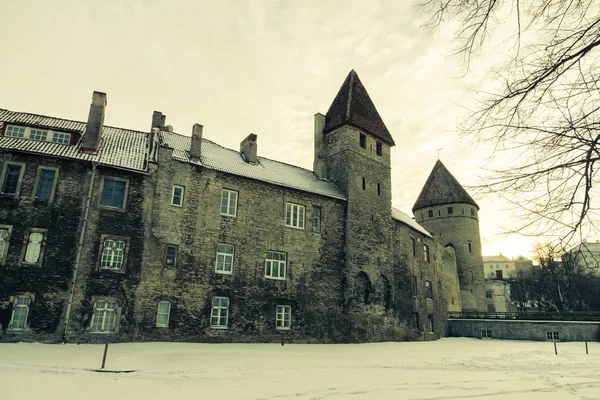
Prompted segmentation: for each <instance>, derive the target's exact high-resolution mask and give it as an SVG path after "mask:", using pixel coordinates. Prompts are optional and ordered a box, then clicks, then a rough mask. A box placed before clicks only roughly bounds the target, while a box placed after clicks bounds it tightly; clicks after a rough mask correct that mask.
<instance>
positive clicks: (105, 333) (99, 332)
mask: <svg viewBox="0 0 600 400" xmlns="http://www.w3.org/2000/svg"><path fill="white" fill-rule="evenodd" d="M89 332H90V333H93V334H94V335H114V334H115V333H116V332H114V331H113V332H105V331H89Z"/></svg>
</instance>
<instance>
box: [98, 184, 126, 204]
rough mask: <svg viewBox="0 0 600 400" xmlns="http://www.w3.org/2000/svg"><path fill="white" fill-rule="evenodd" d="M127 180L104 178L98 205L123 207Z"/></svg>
mask: <svg viewBox="0 0 600 400" xmlns="http://www.w3.org/2000/svg"><path fill="white" fill-rule="evenodd" d="M126 193H127V182H126V181H121V180H115V179H108V178H104V183H103V186H102V198H101V199H100V205H101V206H104V207H111V208H125V200H126Z"/></svg>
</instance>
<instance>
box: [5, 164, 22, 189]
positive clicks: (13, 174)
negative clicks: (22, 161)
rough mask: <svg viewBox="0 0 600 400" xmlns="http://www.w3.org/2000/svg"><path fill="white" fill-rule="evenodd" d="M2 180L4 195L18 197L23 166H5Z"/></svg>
mask: <svg viewBox="0 0 600 400" xmlns="http://www.w3.org/2000/svg"><path fill="white" fill-rule="evenodd" d="M5 165H6V166H5V168H4V171H3V174H2V175H3V179H2V194H12V195H18V194H19V193H18V192H19V187H20V184H19V183H20V181H21V176H22V175H23V166H22V165H17V164H8V163H7V164H5Z"/></svg>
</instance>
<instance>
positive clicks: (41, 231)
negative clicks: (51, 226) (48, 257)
mask: <svg viewBox="0 0 600 400" xmlns="http://www.w3.org/2000/svg"><path fill="white" fill-rule="evenodd" d="M34 234H36V235H37V234H40V235H42V240H40V241H39V246H40V247H39V251H38V254H37V258H36V261H33V262H30V261H27V257H28V254H29V252H30V251H35V250H34V248H32V247H30V245H31V244H32V242H31V236H32V235H34ZM47 239H48V230H47V229H41V228H29V229H27V230H25V235H24V236H23V250H22V251H21V264H26V265H38V266H39V265H42V262H43V261H44V250H45V248H46V241H47Z"/></svg>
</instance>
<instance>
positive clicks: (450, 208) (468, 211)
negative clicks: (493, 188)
mask: <svg viewBox="0 0 600 400" xmlns="http://www.w3.org/2000/svg"><path fill="white" fill-rule="evenodd" d="M478 211H479V206H478V205H477V203H475V201H474V200H473V199H472V198H471V196H469V194H468V193H467V191H466V190H465V189H464V188H463V187H462V186H461V184H460V183H458V181H457V180H456V178H455V177H454V176H452V174H451V173H450V171H448V169H447V168H446V167H445V166H444V164H442V162H441V161H440V160H438V161H437V162H436V163H435V166H434V167H433V170H432V171H431V174H430V175H429V178H427V182H425V186H423V189H422V190H421V194H420V195H419V198H418V199H417V202H416V203H415V205H414V207H413V214H414V215H415V218H416V220H417V222H418V223H419V224H420V225H422V226H423V227H424V228H425V229H427V230H428V231H429V232H431V233H432V234H433V235H434V237H435V239H436V240H437V241H438V242H439V243H441V244H442V245H444V246H453V247H454V249H455V250H456V264H457V268H458V280H459V283H460V291H461V300H462V307H463V311H487V306H486V301H485V280H484V276H483V259H482V256H481V237H480V235H479V219H478Z"/></svg>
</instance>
